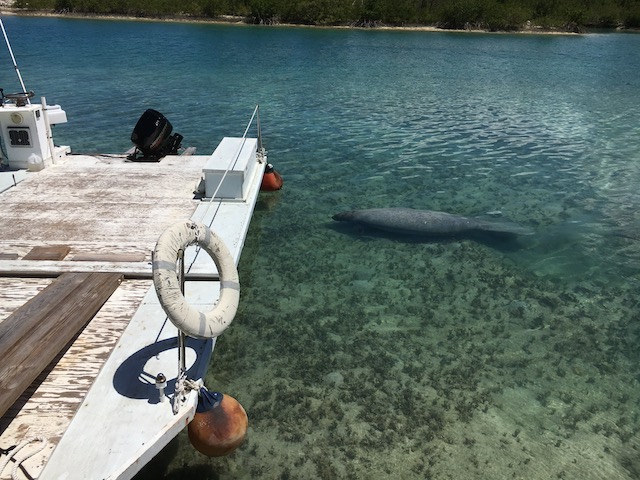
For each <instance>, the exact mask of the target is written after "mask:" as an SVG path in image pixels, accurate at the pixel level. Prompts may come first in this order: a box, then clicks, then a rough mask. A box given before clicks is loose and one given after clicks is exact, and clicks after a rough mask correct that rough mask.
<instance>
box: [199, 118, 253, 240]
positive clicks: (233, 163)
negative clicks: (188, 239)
mask: <svg viewBox="0 0 640 480" xmlns="http://www.w3.org/2000/svg"><path fill="white" fill-rule="evenodd" d="M259 112H260V106H259V105H256V108H254V109H253V114H252V115H251V118H250V119H249V123H247V127H246V128H245V129H244V133H243V134H242V142H240V146H239V147H238V149H237V151H236V153H235V155H234V156H233V157H232V159H231V161H230V162H229V164H228V165H227V167H226V169H225V171H224V173H223V174H222V178H221V179H220V181H219V182H218V186H217V187H216V189H215V190H214V192H213V194H211V198H209V202H208V203H209V205H208V206H207V208H206V209H205V210H204V211H203V212H202V213H201V214H200V216H199V218H194V219H193V220H195V221H197V222H203V221H204V219H205V217H206V215H207V213H208V212H209V209H210V208H211V206H212V205H213V203H214V200H215V197H216V195H217V194H218V191H219V190H220V188H221V187H222V183H223V182H224V179H225V178H226V177H227V174H228V173H229V172H230V171H231V170H232V169H233V167H235V166H236V164H237V163H238V160H239V159H240V153H241V152H242V149H243V148H244V146H245V143H246V141H247V135H248V133H249V129H250V128H251V125H252V124H253V120H254V119H255V118H256V117H257V118H258V120H257V121H258V129H259V128H260V117H259V115H260V113H259ZM258 132H259V130H258ZM258 137H260V132H259V133H258ZM258 140H259V141H260V142H261V138H259V139H258ZM214 219H215V214H214V215H213V218H212V220H211V223H209V224H208V226H209V227H211V225H212V224H213V220H214Z"/></svg>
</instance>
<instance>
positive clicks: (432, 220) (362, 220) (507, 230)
mask: <svg viewBox="0 0 640 480" xmlns="http://www.w3.org/2000/svg"><path fill="white" fill-rule="evenodd" d="M332 218H333V219H334V220H336V221H338V222H352V223H356V224H359V225H365V226H367V227H373V228H376V229H378V230H384V231H387V232H393V233H403V234H411V235H420V236H456V235H469V234H473V233H492V234H502V235H531V234H532V233H533V232H532V231H531V230H529V229H528V228H526V227H523V226H521V225H517V224H514V223H507V222H499V221H490V220H484V219H480V218H476V217H463V216H460V215H453V214H451V213H445V212H436V211H432V210H414V209H412V208H371V209H367V210H351V211H349V212H342V213H337V214H335V215H334V216H333V217H332Z"/></svg>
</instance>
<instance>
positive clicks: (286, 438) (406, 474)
mask: <svg viewBox="0 0 640 480" xmlns="http://www.w3.org/2000/svg"><path fill="white" fill-rule="evenodd" d="M4 22H5V26H6V28H7V30H8V33H9V36H10V38H11V41H12V46H13V49H14V53H15V55H16V58H17V60H18V64H19V66H20V70H21V72H22V75H23V77H24V79H25V83H26V84H27V88H29V89H32V90H35V91H36V93H37V94H38V95H46V97H47V99H48V101H49V103H59V104H61V105H62V106H63V107H64V109H65V110H66V112H67V115H68V117H69V123H68V124H66V125H60V126H57V127H56V131H55V134H56V140H57V141H58V142H59V143H65V144H71V145H72V146H73V148H74V150H75V151H76V152H98V151H100V152H105V151H106V152H122V151H125V150H127V149H128V148H129V146H130V142H129V136H130V134H131V129H132V127H133V125H134V124H135V122H136V120H137V119H138V117H139V116H140V114H141V113H142V112H143V111H144V110H145V109H146V108H156V109H157V110H159V111H161V112H163V113H164V114H165V115H166V116H167V117H168V118H169V120H170V121H171V122H172V124H173V125H174V129H175V130H176V131H178V132H180V133H182V134H183V135H184V137H185V141H184V143H186V144H188V145H194V146H196V147H197V148H198V152H199V153H205V152H208V151H210V150H212V149H213V148H214V146H215V145H216V144H217V142H218V141H219V140H220V139H221V138H222V137H223V136H225V135H240V134H242V132H243V130H244V127H245V124H246V121H247V120H248V118H249V116H250V114H251V111H252V109H253V107H254V105H255V104H260V107H261V120H262V126H263V135H264V140H265V143H266V147H267V149H268V151H269V159H270V161H271V162H272V163H274V164H275V166H276V168H277V169H278V171H280V172H281V173H282V174H283V176H284V178H285V188H284V190H282V191H281V192H278V193H270V194H262V196H261V199H260V201H259V203H258V207H257V212H256V215H255V217H254V220H253V222H252V225H251V229H250V231H249V237H248V239H247V243H246V246H245V251H244V254H243V257H242V259H241V263H240V274H241V283H242V287H243V290H242V299H241V307H240V312H239V314H238V316H237V318H236V321H235V322H234V324H233V326H232V327H231V328H230V329H229V331H228V332H227V333H225V334H224V336H223V337H222V338H221V339H220V341H219V343H218V345H217V348H216V351H215V353H214V359H213V364H214V365H213V368H212V369H211V371H210V377H209V378H207V384H208V385H209V386H210V387H211V388H216V389H220V390H221V391H224V392H228V393H229V394H231V395H232V396H234V397H236V398H237V399H238V400H240V402H241V403H242V404H243V405H244V407H245V408H246V410H247V413H248V415H249V421H250V429H249V434H248V439H247V441H246V442H245V444H244V445H243V446H242V447H241V448H240V449H239V450H238V451H237V452H236V453H234V454H233V455H231V456H229V457H225V458H221V459H207V458H206V457H202V456H201V455H199V454H197V453H195V452H194V451H193V449H191V448H190V446H189V444H188V440H187V438H186V436H185V435H181V436H180V437H179V438H178V440H176V441H175V442H173V443H172V444H171V445H169V447H167V449H166V450H165V451H163V452H162V454H161V455H160V456H159V457H158V458H157V459H156V460H155V461H154V462H153V464H152V465H150V466H149V468H148V469H147V470H146V471H145V472H143V473H142V474H140V475H139V478H141V479H142V478H171V479H174V478H175V479H177V478H194V479H195V478H197V479H205V478H225V479H230V478H357V479H360V478H367V479H369V478H416V479H426V478H433V479H497V478H505V479H506V478H522V479H549V478H560V479H596V478H597V479H600V478H606V479H635V478H640V460H639V458H640V455H639V451H638V450H639V448H640V417H639V413H640V411H639V410H638V405H639V400H640V383H639V382H640V374H639V373H638V361H639V360H640V358H639V357H640V355H639V354H638V352H639V348H638V346H639V344H640V315H639V304H638V300H637V292H638V280H639V276H638V268H639V267H640V244H639V240H640V214H638V204H640V195H639V194H638V187H637V185H638V183H639V181H640V75H638V72H639V71H640V55H639V54H638V52H640V36H639V35H629V34H626V35H625V34H619V33H611V34H592V35H584V36H551V35H549V36H534V35H492V34H456V33H426V32H394V31H352V30H321V29H307V28H257V27H234V26H212V25H196V24H165V23H152V22H148V23H147V22H143V23H136V22H121V21H91V20H63V19H53V18H46V19H45V18H19V17H8V18H5V19H4ZM0 85H2V86H3V87H4V88H5V91H10V90H18V87H17V83H16V81H15V74H14V72H13V68H12V66H11V64H10V62H8V61H7V62H6V65H5V66H4V68H3V69H2V70H0ZM392 206H393V207H412V208H421V209H431V210H444V211H447V212H451V213H457V214H463V215H486V214H487V212H494V216H495V217H496V218H497V219H498V220H509V221H513V222H516V223H519V224H521V225H523V226H526V227H529V228H531V229H533V230H534V231H535V234H534V235H531V236H527V237H521V238H519V239H518V240H516V241H509V242H505V241H497V240H494V239H484V240H482V241H475V240H473V239H465V238H456V239H452V240H448V241H442V240H440V241H435V240H420V239H414V238H407V237H401V236H394V235H387V234H379V233H375V232H371V231H367V230H364V231H362V230H361V229H358V228H352V227H350V226H348V225H343V224H337V223H336V222H333V221H332V220H331V216H332V215H333V214H335V213H337V212H340V211H344V210H351V209H358V208H376V207H392ZM495 212H500V213H495Z"/></svg>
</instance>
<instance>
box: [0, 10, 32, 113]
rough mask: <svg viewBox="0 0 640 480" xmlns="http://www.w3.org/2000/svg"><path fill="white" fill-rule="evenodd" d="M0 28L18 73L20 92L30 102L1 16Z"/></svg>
mask: <svg viewBox="0 0 640 480" xmlns="http://www.w3.org/2000/svg"><path fill="white" fill-rule="evenodd" d="M0 28H2V35H4V41H5V43H6V44H7V49H8V50H9V55H11V61H13V67H14V68H15V69H16V73H17V74H18V80H19V81H20V86H21V87H22V92H23V93H24V94H25V96H26V102H27V103H28V104H31V101H30V100H29V96H27V95H26V94H27V88H26V87H25V86H24V82H23V81H22V75H20V69H19V68H18V64H17V63H16V57H14V56H13V50H12V49H11V43H9V37H8V36H7V31H6V30H5V29H4V23H3V22H2V18H1V17H0Z"/></svg>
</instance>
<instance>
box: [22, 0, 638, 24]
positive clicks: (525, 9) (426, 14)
mask: <svg viewBox="0 0 640 480" xmlns="http://www.w3.org/2000/svg"><path fill="white" fill-rule="evenodd" d="M15 7H17V8H21V9H25V10H39V11H50V12H53V11H55V12H57V13H75V14H97V15H127V16H137V17H175V16H185V17H196V18H210V19H215V18H218V17H221V16H225V15H233V16H240V17H243V18H245V19H246V21H248V22H252V23H260V24H278V23H293V24H304V25H351V26H359V27H375V26H381V25H388V26H416V25H430V26H437V27H441V28H449V29H483V30H491V31H496V30H507V31H509V30H522V29H525V28H534V27H541V28H544V29H562V30H572V31H579V30H581V29H584V28H589V27H599V28H615V27H623V28H640V0H184V1H180V2H178V1H176V0H16V2H15Z"/></svg>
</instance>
